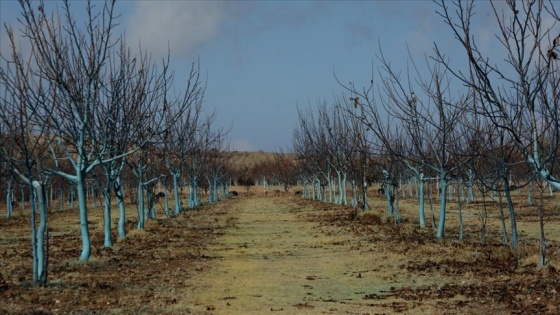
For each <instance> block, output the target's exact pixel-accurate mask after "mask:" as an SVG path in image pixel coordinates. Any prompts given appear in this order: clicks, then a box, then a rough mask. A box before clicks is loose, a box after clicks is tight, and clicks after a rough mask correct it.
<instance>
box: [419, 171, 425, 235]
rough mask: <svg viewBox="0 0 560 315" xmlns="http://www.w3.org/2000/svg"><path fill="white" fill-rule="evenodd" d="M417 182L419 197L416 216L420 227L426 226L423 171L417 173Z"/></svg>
mask: <svg viewBox="0 0 560 315" xmlns="http://www.w3.org/2000/svg"><path fill="white" fill-rule="evenodd" d="M418 177H419V178H418V183H419V189H418V190H419V197H420V200H419V202H418V217H419V218H420V227H422V228H423V227H425V226H426V219H425V215H424V173H420V174H419V175H418Z"/></svg>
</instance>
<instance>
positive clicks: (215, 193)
mask: <svg viewBox="0 0 560 315" xmlns="http://www.w3.org/2000/svg"><path fill="white" fill-rule="evenodd" d="M213 181H214V185H213V187H214V201H218V175H214V178H213Z"/></svg>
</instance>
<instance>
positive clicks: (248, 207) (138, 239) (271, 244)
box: [0, 192, 560, 314]
mask: <svg viewBox="0 0 560 315" xmlns="http://www.w3.org/2000/svg"><path fill="white" fill-rule="evenodd" d="M383 202H384V200H383V199H382V198H380V197H372V206H373V207H372V208H373V209H372V210H371V211H370V212H368V213H366V214H364V215H361V214H360V215H356V212H355V211H354V210H353V209H351V208H348V207H341V206H335V205H330V204H324V203H319V202H314V201H309V200H303V199H302V198H301V197H300V196H294V195H293V194H283V193H279V192H275V193H271V194H267V195H266V196H265V195H264V194H261V193H256V194H251V193H241V194H240V195H239V197H236V198H232V199H229V200H226V201H223V202H220V203H216V204H213V205H205V206H203V207H201V208H199V209H196V210H193V211H188V212H184V213H182V214H180V215H178V216H173V217H171V218H165V217H163V216H162V215H161V213H160V214H159V215H160V216H161V218H160V219H158V220H149V221H147V224H146V230H145V231H135V230H134V228H135V220H134V218H133V215H132V214H130V215H129V219H128V220H129V221H128V225H127V228H128V229H129V231H132V232H130V233H129V235H128V237H127V238H126V239H124V240H121V241H118V242H116V243H115V245H114V247H113V248H103V247H102V246H101V244H102V240H103V238H102V236H103V235H102V225H101V223H99V222H101V219H100V218H101V213H100V212H101V211H100V209H91V210H90V212H91V213H90V214H91V215H90V220H91V221H92V222H91V223H92V224H91V230H92V241H93V244H94V250H93V253H92V258H91V260H90V261H89V262H88V263H79V262H78V261H77V258H78V257H79V254H80V244H81V241H80V236H79V233H78V227H79V225H78V224H77V223H78V215H77V213H76V212H75V211H71V210H65V211H62V212H57V211H54V212H52V213H51V214H50V217H49V224H50V231H51V237H50V243H51V248H50V263H49V284H48V285H47V286H44V287H35V286H32V285H31V283H30V280H31V279H30V277H31V266H32V262H31V255H30V244H29V243H30V242H29V219H28V218H27V216H25V215H19V216H18V215H17V214H16V216H15V217H14V218H12V219H10V220H5V219H1V220H0V313H1V314H4V313H6V314H32V313H33V314H67V313H71V314H189V313H191V314H263V313H274V314H392V313H402V314H477V313H479V314H558V313H559V312H560V309H559V305H560V293H558V292H559V291H560V276H559V274H558V272H557V270H556V268H555V266H557V264H558V261H559V260H560V254H559V250H558V249H559V243H558V234H559V231H558V221H557V219H556V217H554V216H548V217H547V220H548V221H549V223H548V224H547V231H548V234H547V237H548V239H549V242H548V262H549V264H548V266H546V267H539V266H538V265H537V263H538V255H537V253H538V247H537V245H538V242H537V235H538V234H537V231H538V230H536V229H535V224H536V222H535V220H534V217H533V216H530V215H529V213H527V214H526V216H524V212H523V211H525V210H523V209H520V210H519V213H520V220H521V222H520V230H523V232H522V233H521V237H522V242H521V247H520V250H519V253H517V254H514V253H512V252H510V251H509V250H508V249H506V248H505V247H504V246H503V245H502V244H501V242H500V233H499V229H498V228H497V227H499V225H498V221H497V220H496V219H495V218H493V219H492V218H491V220H490V221H489V227H488V242H487V244H481V243H480V241H479V237H478V235H479V226H478V225H477V218H476V213H477V212H476V211H475V210H474V209H475V206H474V205H472V208H471V210H469V209H466V211H465V220H466V221H467V223H468V225H467V229H466V236H465V240H463V241H458V240H457V237H456V236H457V235H456V234H457V228H456V226H455V225H454V222H455V221H456V220H455V218H454V217H453V211H452V210H450V216H449V225H448V230H446V231H448V235H447V236H446V238H445V239H444V240H439V239H436V238H435V237H434V231H433V230H432V229H431V228H423V229H421V228H418V227H416V225H417V224H416V223H415V221H414V220H415V219H414V218H415V216H414V212H413V211H410V213H409V212H407V210H406V208H407V207H406V203H405V201H402V202H403V203H402V216H403V218H404V221H405V222H403V223H401V224H399V225H395V224H394V223H393V222H392V220H391V217H388V216H386V215H385V214H384V212H383V205H384V203H383ZM131 207H132V205H131ZM527 211H529V210H527ZM129 212H131V213H132V211H129Z"/></svg>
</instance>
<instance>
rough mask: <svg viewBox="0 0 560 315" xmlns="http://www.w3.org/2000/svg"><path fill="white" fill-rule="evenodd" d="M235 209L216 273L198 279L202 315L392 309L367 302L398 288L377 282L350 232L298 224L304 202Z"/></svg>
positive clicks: (248, 202)
mask: <svg viewBox="0 0 560 315" xmlns="http://www.w3.org/2000/svg"><path fill="white" fill-rule="evenodd" d="M234 207H235V208H234V209H232V211H231V212H230V215H233V216H235V217H236V220H237V222H235V224H234V226H231V227H229V228H227V229H226V230H225V235H224V236H223V237H220V238H219V239H218V243H217V244H215V245H214V246H212V247H211V248H210V250H211V255H216V256H218V257H219V258H220V259H219V262H218V263H217V265H216V269H215V270H212V271H211V272H208V273H203V274H202V275H201V276H200V278H198V279H196V280H195V279H193V280H195V283H197V284H198V285H200V287H198V288H196V289H195V290H194V291H195V293H194V296H192V297H191V298H190V303H189V304H191V303H192V304H191V307H192V308H193V309H192V310H193V311H194V312H195V313H205V312H207V313H214V314H263V313H268V312H271V311H272V312H275V313H280V314H306V313H309V314H317V313H323V314H325V313H326V314H340V313H349V314H354V313H355V314H364V310H365V309H367V311H368V312H372V313H376V310H377V311H380V312H386V311H387V308H376V307H372V305H371V304H370V305H369V306H368V305H367V304H368V302H371V301H368V300H364V298H363V297H364V295H365V294H366V292H367V293H370V292H379V291H380V290H389V288H390V286H391V283H390V281H386V280H380V279H373V274H372V273H369V272H368V267H365V266H367V265H368V262H367V261H365V259H367V258H366V257H365V255H364V257H362V255H360V254H358V252H357V251H355V250H353V251H352V248H350V247H349V246H345V244H350V242H349V239H348V238H349V237H350V236H349V235H343V234H342V233H341V236H339V235H325V233H323V232H321V231H320V227H319V225H318V224H317V223H313V222H309V221H307V220H302V219H301V218H299V219H298V215H297V212H298V209H297V204H295V203H293V202H290V201H288V200H286V199H285V198H284V199H281V198H250V199H242V200H239V202H237V203H236V205H235V206H234ZM350 254H351V255H353V257H351V259H349V257H348V255H350ZM368 257H369V258H371V256H370V255H369V256H368ZM369 264H371V261H370V262H369Z"/></svg>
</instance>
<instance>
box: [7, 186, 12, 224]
mask: <svg viewBox="0 0 560 315" xmlns="http://www.w3.org/2000/svg"><path fill="white" fill-rule="evenodd" d="M12 211H13V207H12V180H9V181H8V187H7V188H6V219H9V218H10V217H11V216H12Z"/></svg>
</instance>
